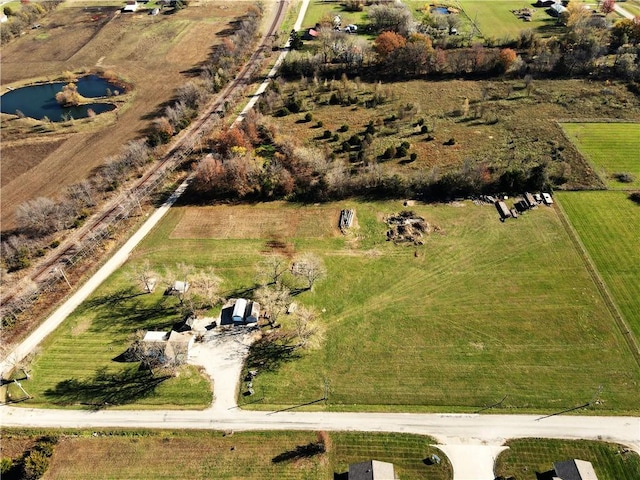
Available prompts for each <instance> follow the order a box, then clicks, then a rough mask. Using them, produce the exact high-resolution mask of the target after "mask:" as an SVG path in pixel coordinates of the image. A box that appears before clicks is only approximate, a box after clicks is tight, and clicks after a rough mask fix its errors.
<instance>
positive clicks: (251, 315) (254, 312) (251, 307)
mask: <svg viewBox="0 0 640 480" xmlns="http://www.w3.org/2000/svg"><path fill="white" fill-rule="evenodd" d="M246 312H247V316H246V320H245V321H246V323H257V322H258V319H259V318H260V304H259V303H258V302H248V305H247V310H246Z"/></svg>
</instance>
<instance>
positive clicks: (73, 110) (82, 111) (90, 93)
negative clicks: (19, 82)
mask: <svg viewBox="0 0 640 480" xmlns="http://www.w3.org/2000/svg"><path fill="white" fill-rule="evenodd" d="M67 83H68V82H53V83H42V84H39V85H28V86H26V87H21V88H16V89H15V90H11V91H9V92H7V93H5V94H4V95H2V97H0V109H1V110H2V113H9V114H15V113H16V111H17V110H19V111H21V112H22V113H23V114H24V115H25V116H27V117H31V118H35V119H38V120H42V119H43V118H44V117H47V118H48V119H49V120H51V121H52V122H60V121H62V120H66V119H68V118H85V117H88V116H89V114H88V111H89V109H91V110H93V111H94V112H95V113H96V115H98V114H100V113H104V112H109V111H111V110H113V109H115V108H116V106H115V105H114V104H112V103H88V104H85V105H78V106H76V107H63V106H62V105H60V104H59V103H58V102H57V101H56V93H58V92H60V91H62V87H64V86H65V85H66V84H67ZM76 85H77V86H78V93H79V94H80V95H82V96H83V97H85V98H96V97H105V96H107V94H108V93H109V90H110V91H111V92H116V91H118V92H121V91H122V90H123V89H122V88H121V87H119V86H118V85H115V84H112V83H109V82H107V81H106V80H105V79H103V78H100V77H98V76H97V75H87V76H86V77H82V78H80V79H79V80H78V81H77V82H76Z"/></svg>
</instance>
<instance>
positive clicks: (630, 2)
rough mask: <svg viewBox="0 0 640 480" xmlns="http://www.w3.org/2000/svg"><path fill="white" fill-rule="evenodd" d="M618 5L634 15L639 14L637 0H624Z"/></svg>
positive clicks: (639, 8) (639, 7)
mask: <svg viewBox="0 0 640 480" xmlns="http://www.w3.org/2000/svg"><path fill="white" fill-rule="evenodd" d="M618 5H620V6H621V7H622V8H624V9H625V10H626V11H627V12H629V13H632V14H633V15H635V16H636V17H637V16H640V2H639V1H638V0H627V1H626V2H619V3H618Z"/></svg>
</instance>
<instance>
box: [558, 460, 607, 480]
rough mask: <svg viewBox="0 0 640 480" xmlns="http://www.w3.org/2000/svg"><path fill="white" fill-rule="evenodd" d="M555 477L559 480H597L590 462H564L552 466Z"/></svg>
mask: <svg viewBox="0 0 640 480" xmlns="http://www.w3.org/2000/svg"><path fill="white" fill-rule="evenodd" d="M553 469H554V470H555V477H554V478H557V479H559V480H598V477H597V476H596V472H595V470H594V469H593V465H591V462H586V461H584V460H576V459H573V460H564V461H562V462H555V463H554V464H553Z"/></svg>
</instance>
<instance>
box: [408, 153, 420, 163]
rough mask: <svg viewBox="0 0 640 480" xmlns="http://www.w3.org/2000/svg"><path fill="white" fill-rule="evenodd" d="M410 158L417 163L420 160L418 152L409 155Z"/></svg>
mask: <svg viewBox="0 0 640 480" xmlns="http://www.w3.org/2000/svg"><path fill="white" fill-rule="evenodd" d="M409 158H410V159H411V161H412V162H415V161H416V160H417V159H418V154H417V153H416V152H413V153H412V154H411V155H409Z"/></svg>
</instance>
